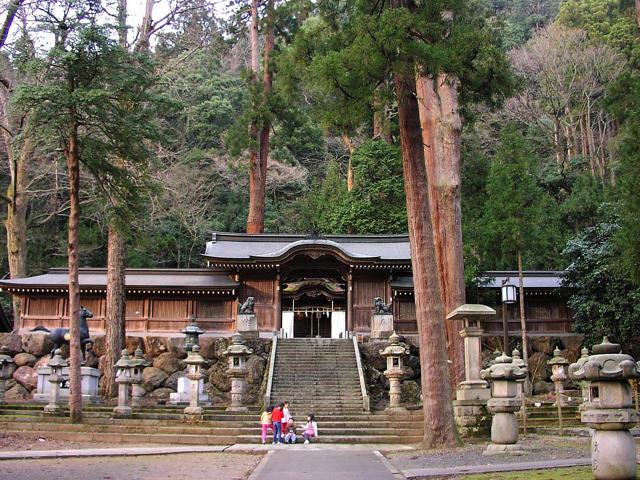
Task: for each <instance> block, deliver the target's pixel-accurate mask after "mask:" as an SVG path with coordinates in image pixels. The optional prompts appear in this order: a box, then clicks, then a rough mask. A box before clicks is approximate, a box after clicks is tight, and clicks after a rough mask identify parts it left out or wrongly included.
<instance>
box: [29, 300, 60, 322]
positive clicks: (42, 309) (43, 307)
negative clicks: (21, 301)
mask: <svg viewBox="0 0 640 480" xmlns="http://www.w3.org/2000/svg"><path fill="white" fill-rule="evenodd" d="M57 313H58V299H57V298H55V297H31V298H29V306H28V308H27V315H29V316H30V317H36V316H40V317H51V316H55V315H57Z"/></svg>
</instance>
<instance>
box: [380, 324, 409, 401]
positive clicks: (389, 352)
mask: <svg viewBox="0 0 640 480" xmlns="http://www.w3.org/2000/svg"><path fill="white" fill-rule="evenodd" d="M408 354H409V347H407V345H406V344H404V343H402V342H400V337H399V336H398V335H397V334H396V332H393V333H392V334H391V336H390V337H389V345H387V346H386V347H385V348H384V349H383V350H380V355H381V356H383V357H385V358H386V359H387V369H386V370H385V371H384V376H385V377H387V378H388V379H389V407H387V410H395V411H398V410H404V409H403V408H402V407H401V406H400V396H401V383H402V377H403V376H404V375H405V371H404V363H403V362H404V357H405V356H407V355H408Z"/></svg>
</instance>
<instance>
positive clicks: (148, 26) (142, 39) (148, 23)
mask: <svg viewBox="0 0 640 480" xmlns="http://www.w3.org/2000/svg"><path fill="white" fill-rule="evenodd" d="M154 5H155V0H146V2H145V6H144V17H143V18H142V24H141V25H140V33H139V38H138V41H137V42H136V46H135V48H134V50H135V51H136V52H144V51H147V50H149V42H150V41H151V33H152V28H153V6H154ZM125 9H126V5H125Z"/></svg>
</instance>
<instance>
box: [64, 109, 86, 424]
mask: <svg viewBox="0 0 640 480" xmlns="http://www.w3.org/2000/svg"><path fill="white" fill-rule="evenodd" d="M72 117H73V118H75V115H73V114H72ZM65 156H66V158H67V175H68V177H69V245H68V255H69V333H70V335H71V340H70V342H69V343H70V344H69V359H70V365H69V379H70V392H69V410H70V417H71V422H72V423H81V422H82V390H81V389H82V384H81V370H80V369H81V364H82V354H81V351H80V316H79V315H80V284H79V280H78V260H79V259H78V257H79V255H78V246H79V238H78V225H79V221H80V161H79V153H78V124H77V122H76V121H75V120H74V121H73V124H72V125H71V131H70V133H69V137H68V140H67V145H66V148H65Z"/></svg>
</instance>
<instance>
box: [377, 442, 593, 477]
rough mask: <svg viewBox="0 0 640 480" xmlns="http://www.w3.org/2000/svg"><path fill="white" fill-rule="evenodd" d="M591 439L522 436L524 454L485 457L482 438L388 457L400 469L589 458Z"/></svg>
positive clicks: (390, 454)
mask: <svg viewBox="0 0 640 480" xmlns="http://www.w3.org/2000/svg"><path fill="white" fill-rule="evenodd" d="M590 442H591V439H590V438H583V437H555V436H547V435H544V436H543V435H527V436H526V438H522V437H521V438H520V444H521V445H522V446H523V447H524V450H525V452H526V453H525V454H524V455H517V456H509V457H505V456H503V455H494V456H488V457H485V456H484V455H482V452H483V451H484V449H485V448H486V446H487V441H486V440H483V441H478V442H477V443H467V444H465V445H464V446H462V447H458V448H453V449H446V450H418V451H414V452H398V453H389V454H387V457H388V458H389V460H391V462H392V463H393V464H394V465H395V466H396V467H398V468H399V469H400V470H408V469H414V468H445V467H452V466H457V465H489V464H499V463H506V462H531V461H536V460H558V459H565V458H584V457H589V456H590V455H591V443H590Z"/></svg>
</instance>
